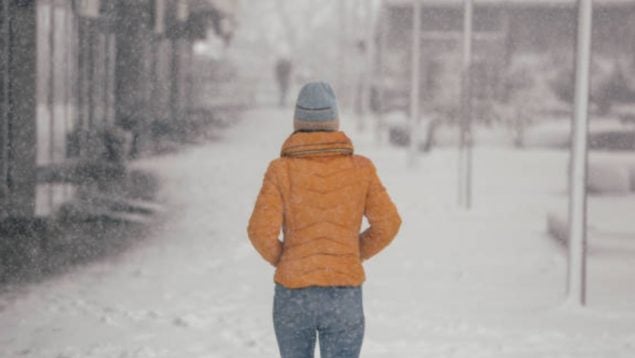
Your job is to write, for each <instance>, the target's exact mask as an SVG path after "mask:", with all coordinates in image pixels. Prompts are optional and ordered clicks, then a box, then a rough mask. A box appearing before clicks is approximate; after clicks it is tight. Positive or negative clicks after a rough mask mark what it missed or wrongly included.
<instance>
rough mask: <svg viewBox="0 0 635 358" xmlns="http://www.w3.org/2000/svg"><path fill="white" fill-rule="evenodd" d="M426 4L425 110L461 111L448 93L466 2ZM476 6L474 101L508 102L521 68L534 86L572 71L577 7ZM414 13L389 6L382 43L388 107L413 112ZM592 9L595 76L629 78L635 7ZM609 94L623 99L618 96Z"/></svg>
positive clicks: (405, 4) (546, 3)
mask: <svg viewBox="0 0 635 358" xmlns="http://www.w3.org/2000/svg"><path fill="white" fill-rule="evenodd" d="M421 3H422V14H421V16H422V34H421V48H422V50H421V51H422V52H421V53H422V59H421V76H422V81H421V91H420V93H421V96H422V100H423V102H422V103H424V104H425V105H429V106H439V105H441V106H442V105H443V104H439V103H438V102H444V101H445V102H448V101H455V102H456V103H457V104H458V99H456V98H458V97H456V96H455V94H456V93H451V94H448V93H447V91H450V89H452V90H453V91H454V92H457V91H459V88H460V76H458V74H459V73H460V70H461V62H460V61H461V49H462V38H463V32H462V30H463V6H464V1H463V0H424V1H422V2H421ZM474 5H475V12H474V22H473V24H474V25H473V26H474V45H473V51H474V54H473V58H474V62H473V76H474V77H473V82H474V96H475V97H476V99H477V100H481V101H505V100H507V99H508V98H506V97H509V93H510V87H513V86H514V81H516V82H518V81H519V78H520V76H518V73H516V72H515V71H516V70H517V67H523V66H524V68H523V70H524V71H525V72H528V74H523V75H525V76H526V75H528V76H526V77H530V78H529V79H528V80H531V81H533V82H536V81H538V80H540V77H541V76H551V75H553V74H554V72H557V71H559V70H562V71H563V72H564V71H570V70H571V69H572V66H573V51H574V43H575V30H576V27H575V26H576V6H575V5H576V1H573V0H482V1H479V0H477V1H475V2H474ZM412 7H413V0H385V1H384V9H383V10H384V11H383V13H382V17H381V23H380V24H379V26H378V28H379V29H380V34H379V36H378V39H380V40H378V42H379V43H380V49H381V50H380V57H381V58H380V59H379V61H380V62H381V64H382V66H383V71H384V74H385V81H384V82H383V83H384V85H383V86H384V90H385V98H386V103H385V106H386V107H387V108H390V107H393V108H394V107H397V108H408V107H407V102H408V94H407V93H408V89H409V85H410V84H409V83H410V82H409V78H410V73H409V71H410V66H409V65H408V63H410V60H411V59H410V50H411V47H412V45H411V44H412V19H413V16H412V13H413V11H412ZM594 9H595V14H594V19H593V21H594V24H593V26H594V29H593V46H594V59H595V61H596V62H597V63H598V65H597V66H598V67H599V68H597V69H596V71H594V72H595V73H600V72H601V71H602V70H605V71H609V70H606V68H607V67H608V68H612V69H613V72H617V71H618V70H619V71H622V73H623V74H625V73H631V72H632V71H633V69H635V1H633V0H601V1H594ZM536 59H538V60H536ZM523 61H524V63H523V64H522V66H519V63H522V62H523ZM532 66H533V67H532ZM602 66H604V67H605V68H602ZM615 68H617V69H615ZM547 72H549V73H547ZM531 77H535V78H531ZM552 77H553V76H552ZM569 79H570V78H565V79H564V80H565V83H564V87H568V83H567V81H568V80H569ZM602 80H603V79H599V80H598V81H595V82H596V83H600V82H601V81H602ZM520 81H523V80H522V79H521V80H520ZM607 81H608V79H607ZM556 86H557V85H556ZM572 88H573V86H572V85H571V90H572ZM444 92H446V93H445V94H444ZM536 92H539V90H538V89H537V90H536ZM543 92H544V91H543ZM562 92H566V90H565V91H562ZM566 95H567V94H566V93H564V94H561V96H564V97H566ZM612 95H613V96H614V97H615V98H617V97H619V94H617V93H614V94H612ZM443 97H446V98H443ZM448 97H449V98H448ZM622 97H624V96H622ZM626 97H629V96H626ZM545 100H546V99H545ZM633 101H635V98H633Z"/></svg>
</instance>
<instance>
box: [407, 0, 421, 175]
mask: <svg viewBox="0 0 635 358" xmlns="http://www.w3.org/2000/svg"><path fill="white" fill-rule="evenodd" d="M412 7H413V13H412V17H413V20H412V58H411V78H410V153H409V154H410V158H409V160H410V165H411V166H414V165H415V164H416V157H417V147H418V144H419V140H418V136H417V134H418V128H417V127H418V124H419V84H420V82H421V75H420V70H421V69H420V67H421V0H413V5H412Z"/></svg>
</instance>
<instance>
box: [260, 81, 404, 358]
mask: <svg viewBox="0 0 635 358" xmlns="http://www.w3.org/2000/svg"><path fill="white" fill-rule="evenodd" d="M293 125H294V129H295V131H294V132H293V134H291V136H289V138H288V139H287V140H286V141H285V143H284V145H283V146H282V151H281V155H280V158H278V159H276V160H274V161H273V162H271V163H270V164H269V168H268V169H267V172H266V174H265V178H264V181H263V184H262V188H261V190H260V193H259V195H258V199H257V201H256V205H255V208H254V211H253V213H252V216H251V219H250V221H249V227H248V234H249V239H250V240H251V242H252V243H253V245H254V247H255V248H256V250H257V251H258V252H259V253H260V254H261V255H262V257H263V258H264V259H265V260H267V261H268V262H269V263H271V264H272V265H273V266H275V267H276V273H275V278H274V281H275V283H276V287H275V297H274V312H273V320H274V327H275V332H276V338H277V340H278V346H279V348H280V354H281V356H282V358H304V357H313V354H314V351H315V342H316V336H317V335H319V338H320V353H321V357H322V358H335V357H337V358H343V357H346V358H348V357H358V356H359V352H360V349H361V345H362V340H363V337H364V312H363V308H362V307H363V306H362V290H361V285H362V283H363V282H364V280H365V275H364V269H363V268H362V261H364V260H367V259H369V258H370V257H372V256H373V255H375V254H377V253H378V252H379V251H381V250H382V249H383V248H384V247H386V245H388V244H389V243H390V242H391V241H392V239H393V238H394V237H395V235H396V234H397V231H398V230H399V226H400V225H401V219H400V217H399V214H398V213H397V209H396V208H395V205H394V204H393V203H392V201H391V200H390V197H389V196H388V194H387V193H386V190H385V189H384V187H383V185H382V184H381V181H380V180H379V178H378V176H377V173H376V171H375V167H374V166H373V164H372V162H371V161H370V160H369V159H367V158H365V157H362V156H359V155H354V154H353V145H352V143H351V141H350V139H349V138H348V137H347V136H346V134H344V133H343V132H340V131H338V129H339V116H338V110H337V102H336V98H335V94H334V92H333V89H332V88H331V86H330V85H329V84H327V83H323V82H313V83H308V84H306V85H305V86H304V87H303V88H302V89H301V90H300V93H299V95H298V99H297V102H296V107H295V114H294V122H293ZM363 216H366V218H367V219H368V222H369V224H370V227H369V228H368V229H366V230H365V231H364V232H362V233H361V234H360V228H361V224H362V218H363ZM281 229H282V233H283V240H282V241H281V240H280V239H279V234H280V230H281Z"/></svg>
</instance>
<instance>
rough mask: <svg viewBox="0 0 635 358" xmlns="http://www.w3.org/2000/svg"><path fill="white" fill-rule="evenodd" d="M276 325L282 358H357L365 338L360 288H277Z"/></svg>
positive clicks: (274, 307)
mask: <svg viewBox="0 0 635 358" xmlns="http://www.w3.org/2000/svg"><path fill="white" fill-rule="evenodd" d="M273 323H274V328H275V332H276V338H277V340H278V347H279V349H280V356H281V357H282V358H312V357H313V355H314V352H315V343H316V340H317V338H318V337H319V342H320V356H321V358H357V357H359V352H360V350H361V347H362V341H363V339H364V308H363V304H362V288H361V287H307V288H295V289H290V288H285V287H283V286H281V285H276V288H275V296H274V303H273Z"/></svg>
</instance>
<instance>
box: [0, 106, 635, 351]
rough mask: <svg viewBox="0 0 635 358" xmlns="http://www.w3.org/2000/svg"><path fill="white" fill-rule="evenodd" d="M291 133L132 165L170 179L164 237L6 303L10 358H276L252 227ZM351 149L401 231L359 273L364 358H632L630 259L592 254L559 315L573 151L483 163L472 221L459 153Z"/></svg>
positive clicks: (275, 129) (264, 272) (283, 121)
mask: <svg viewBox="0 0 635 358" xmlns="http://www.w3.org/2000/svg"><path fill="white" fill-rule="evenodd" d="M342 121H343V122H344V123H345V128H352V127H353V126H352V125H348V126H346V124H347V123H348V124H350V123H351V122H353V121H352V120H351V119H350V118H347V117H345V118H343V120H342ZM290 129H291V111H279V110H273V109H263V110H257V111H253V112H249V113H247V114H245V116H244V120H243V121H242V122H241V123H239V124H238V125H237V126H235V127H233V128H231V129H230V130H228V131H226V132H225V133H224V134H223V136H222V138H221V139H220V140H218V141H215V142H213V143H209V144H207V145H205V146H201V147H197V148H191V149H188V150H185V151H183V152H180V153H178V154H174V155H170V156H164V157H159V158H152V159H147V160H145V161H143V162H141V163H138V164H139V165H141V166H144V167H146V168H149V169H152V170H155V171H156V172H157V173H159V175H160V176H161V178H162V180H163V189H164V190H163V192H162V200H164V201H165V202H166V205H167V207H168V208H169V209H168V211H167V212H166V213H165V214H163V217H162V218H161V220H160V222H161V223H160V224H159V225H158V226H157V227H156V228H153V229H152V230H151V232H150V233H149V235H150V237H148V238H146V239H144V240H142V241H140V244H139V245H137V246H136V247H134V248H132V249H131V250H129V251H127V252H126V253H124V254H122V255H118V256H116V257H111V258H108V259H104V260H101V261H99V262H95V263H92V264H88V265H85V266H81V267H77V268H75V269H73V270H72V271H71V272H68V273H66V274H63V275H59V276H56V277H54V278H50V279H47V280H45V281H44V282H41V283H34V284H30V285H26V286H21V287H16V288H13V289H12V290H10V291H9V292H7V293H4V294H3V295H1V296H0V357H7V358H10V357H11V358H12V357H52V358H63V357H64V358H71V357H77V358H93V357H94V358H105V357H117V358H133V357H138V358H146V357H170V358H173V357H174V358H180V357H183V358H185V357H187V358H190V357H192V358H203V357H210V358H211V357H223V358H225V357H227V358H229V357H240V358H248V357H258V358H260V357H265V358H266V357H276V356H277V348H276V344H275V339H274V335H273V328H272V323H271V304H272V294H273V282H272V275H273V269H272V268H271V267H269V266H268V264H266V263H265V262H264V261H263V260H261V259H260V257H259V256H258V255H257V253H256V252H255V250H254V249H252V247H251V246H250V244H249V241H248V239H247V237H246V230H245V226H246V223H247V220H248V217H249V215H250V213H251V209H252V205H253V203H254V200H255V197H256V194H257V192H258V189H259V186H260V183H261V180H262V175H263V173H264V170H265V168H266V166H267V164H268V162H269V160H271V159H273V158H274V157H276V156H277V155H278V153H279V148H280V145H281V143H282V141H283V139H284V138H285V137H286V136H287V135H288V134H289V132H290ZM350 134H351V137H352V139H353V141H354V143H355V144H356V145H357V152H358V153H361V154H364V155H366V156H368V157H370V158H372V159H373V160H374V161H375V163H376V165H377V167H378V170H379V174H380V175H381V176H382V178H383V180H384V183H385V185H386V186H387V188H388V190H389V192H390V193H391V195H392V196H393V199H394V201H395V202H396V204H397V206H398V208H399V209H400V212H401V214H402V216H403V220H404V224H403V226H402V231H401V232H400V234H399V236H398V238H397V239H396V240H395V241H394V243H393V244H392V245H391V246H390V247H389V248H388V249H387V250H386V251H385V252H383V253H382V254H381V255H379V256H377V257H376V258H374V259H372V260H371V261H370V262H368V263H367V264H366V269H367V276H368V280H367V283H366V284H365V285H364V295H365V311H366V317H367V333H366V339H365V342H364V347H363V353H362V356H363V357H386V358H388V357H444V358H446V357H470V358H477V357H527V358H537V357H549V358H551V357H576V358H580V357H593V358H598V357H611V358H617V357H625V358H626V357H633V356H635V253H633V252H623V251H621V250H620V248H619V247H617V248H614V250H613V251H610V250H609V251H601V252H596V253H593V254H592V255H591V256H590V262H589V275H590V279H589V305H588V308H586V309H584V310H578V309H572V308H569V307H566V306H564V305H563V304H562V303H563V298H564V286H565V277H566V261H565V255H564V251H563V250H562V248H561V247H559V246H558V245H557V244H556V243H555V242H554V241H553V240H551V239H549V238H548V237H547V236H546V233H545V231H546V230H545V217H546V213H547V211H548V210H549V209H550V208H552V207H553V206H555V205H559V203H561V201H562V200H563V198H564V191H565V183H566V180H565V174H566V165H567V157H566V153H565V152H563V151H547V150H527V151H516V150H513V149H505V148H502V147H497V148H496V147H495V148H491V147H490V148H480V149H477V150H476V153H475V185H474V203H475V207H474V209H473V210H472V211H469V212H465V211H463V210H460V209H458V208H457V206H456V204H455V203H456V188H457V180H456V168H457V162H456V158H457V153H456V151H455V150H452V149H448V148H444V149H439V150H435V151H433V152H432V153H430V154H429V155H427V156H423V157H421V160H420V161H419V163H418V165H417V166H416V167H415V168H409V167H408V166H407V165H406V163H407V157H406V153H405V152H404V150H403V149H394V148H390V147H388V146H386V145H384V146H380V145H376V144H375V143H374V141H373V136H372V134H371V133H364V134H357V133H354V132H350ZM616 215H621V216H622V217H623V218H624V220H627V219H628V217H629V215H630V214H629V213H617V214H616ZM627 236H628V235H627ZM624 239H625V240H635V236H634V235H630V236H628V237H625V238H624Z"/></svg>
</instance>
